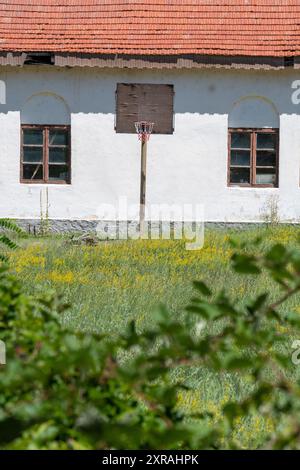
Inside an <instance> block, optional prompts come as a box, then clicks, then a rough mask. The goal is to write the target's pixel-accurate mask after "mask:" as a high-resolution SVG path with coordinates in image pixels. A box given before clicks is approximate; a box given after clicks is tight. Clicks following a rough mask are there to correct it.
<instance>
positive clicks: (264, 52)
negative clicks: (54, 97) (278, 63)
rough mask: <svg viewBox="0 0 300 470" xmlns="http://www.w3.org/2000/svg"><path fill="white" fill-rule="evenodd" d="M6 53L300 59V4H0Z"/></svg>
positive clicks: (277, 0)
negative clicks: (185, 55) (193, 55)
mask: <svg viewBox="0 0 300 470" xmlns="http://www.w3.org/2000/svg"><path fill="white" fill-rule="evenodd" d="M0 51H31V52H34V51H39V52H43V51H47V52H51V51H53V52H69V53H93V54H135V55H136V54H142V55H174V54H176V55H178V54H208V55H243V56H291V55H300V0H56V1H55V0H4V1H3V0H2V1H1V0H0Z"/></svg>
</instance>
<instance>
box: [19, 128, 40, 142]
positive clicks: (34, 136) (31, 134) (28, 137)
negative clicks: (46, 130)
mask: <svg viewBox="0 0 300 470" xmlns="http://www.w3.org/2000/svg"><path fill="white" fill-rule="evenodd" d="M23 143H24V144H25V145H43V129H23Z"/></svg>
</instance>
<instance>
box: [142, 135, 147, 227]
mask: <svg viewBox="0 0 300 470" xmlns="http://www.w3.org/2000/svg"><path fill="white" fill-rule="evenodd" d="M146 168H147V139H146V138H144V136H142V140H141V189H140V234H143V232H144V228H145V204H146Z"/></svg>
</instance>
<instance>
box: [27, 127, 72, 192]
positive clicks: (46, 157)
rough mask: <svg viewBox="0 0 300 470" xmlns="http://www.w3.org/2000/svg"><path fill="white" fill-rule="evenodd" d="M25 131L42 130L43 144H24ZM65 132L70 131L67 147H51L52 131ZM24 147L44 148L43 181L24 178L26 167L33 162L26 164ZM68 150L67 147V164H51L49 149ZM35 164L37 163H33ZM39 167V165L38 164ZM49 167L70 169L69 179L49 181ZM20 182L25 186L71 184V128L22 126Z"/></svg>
mask: <svg viewBox="0 0 300 470" xmlns="http://www.w3.org/2000/svg"><path fill="white" fill-rule="evenodd" d="M25 129H41V130H42V132H43V144H40V145H37V144H24V132H23V131H24V130H25ZM55 129H57V130H65V131H68V143H67V145H50V144H49V131H50V130H55ZM24 147H42V148H43V162H42V165H43V178H42V179H27V178H24V175H23V170H24V168H23V167H24V165H26V163H27V164H31V162H30V163H29V162H24ZM51 147H55V148H66V147H67V161H66V163H54V162H51V163H49V148H51ZM32 164H35V163H32ZM37 165H38V163H37ZM49 165H58V166H59V165H60V166H67V167H68V170H69V171H68V179H67V180H60V179H49ZM20 182H21V183H25V184H71V126H69V125H68V126H66V125H59V124H53V125H48V124H47V125H46V124H45V125H44V124H22V125H21V161H20Z"/></svg>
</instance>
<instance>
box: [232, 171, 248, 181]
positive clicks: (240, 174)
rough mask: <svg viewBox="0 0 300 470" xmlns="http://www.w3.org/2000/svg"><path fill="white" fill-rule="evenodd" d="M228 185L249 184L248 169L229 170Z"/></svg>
mask: <svg viewBox="0 0 300 470" xmlns="http://www.w3.org/2000/svg"><path fill="white" fill-rule="evenodd" d="M230 183H233V184H245V183H248V184H249V183H250V168H231V169H230Z"/></svg>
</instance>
